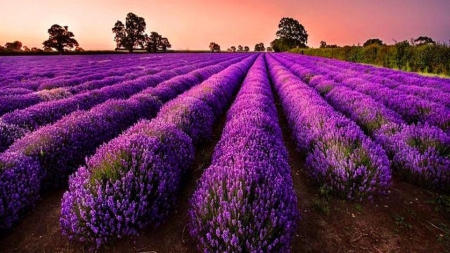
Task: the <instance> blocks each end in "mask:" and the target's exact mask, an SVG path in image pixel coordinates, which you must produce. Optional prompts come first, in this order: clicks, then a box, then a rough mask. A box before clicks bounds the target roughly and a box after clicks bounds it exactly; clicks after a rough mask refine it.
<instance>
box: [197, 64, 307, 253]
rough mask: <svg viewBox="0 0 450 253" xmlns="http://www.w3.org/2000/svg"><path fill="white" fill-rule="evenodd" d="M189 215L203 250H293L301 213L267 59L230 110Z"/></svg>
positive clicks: (250, 76) (256, 68) (249, 76)
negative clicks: (291, 248) (268, 74)
mask: <svg viewBox="0 0 450 253" xmlns="http://www.w3.org/2000/svg"><path fill="white" fill-rule="evenodd" d="M189 213H190V217H191V222H190V233H191V235H192V236H193V237H194V238H195V239H196V241H197V244H198V249H199V250H200V251H202V252H288V251H289V247H290V242H291V240H292V238H293V235H294V231H295V229H296V226H297V221H298V219H299V213H298V211H297V199H296V196H295V193H294V189H293V182H292V178H291V169H290V166H289V164H288V157H287V151H286V149H285V147H284V144H283V141H282V134H281V129H280V127H279V125H278V113H277V110H276V108H275V104H274V99H273V96H272V90H271V86H270V83H269V80H268V77H267V70H266V66H265V60H264V56H261V57H259V58H258V59H257V60H256V62H255V64H254V65H253V67H252V68H251V69H250V71H249V72H248V74H247V77H246V79H245V81H244V83H243V84H242V87H241V89H240V91H239V93H238V95H237V97H236V100H235V102H234V104H233V106H232V107H231V109H230V110H229V111H228V114H227V122H226V125H225V128H224V130H223V133H222V137H221V139H220V141H219V143H218V144H217V146H216V147H215V151H214V154H213V159H212V164H211V165H210V167H208V168H207V169H206V171H205V172H204V173H203V175H202V177H201V179H200V180H199V184H198V186H197V190H196V191H195V193H194V195H193V197H192V199H191V210H190V212H189Z"/></svg>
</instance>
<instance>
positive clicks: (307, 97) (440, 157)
mask: <svg viewBox="0 0 450 253" xmlns="http://www.w3.org/2000/svg"><path fill="white" fill-rule="evenodd" d="M102 52H104V53H105V54H95V55H89V52H86V55H76V56H73V55H63V56H23V57H2V58H0V69H1V70H2V71H1V72H0V252H16V251H17V252H44V251H45V252H86V251H95V250H98V251H99V252H197V251H206V250H207V249H210V250H212V251H219V252H251V251H262V252H286V251H289V250H290V251H291V252H445V251H446V250H448V249H449V248H450V195H449V194H450V79H448V78H439V77H435V76H424V75H419V74H415V73H407V72H403V71H397V70H392V69H387V68H380V67H375V66H371V65H367V64H357V63H350V62H344V61H338V60H333V59H328V58H322V57H314V56H304V55H298V54H289V53H279V54H275V53H270V54H269V53H227V54H220V53H207V52H206V51H202V53H199V52H197V51H189V50H188V51H182V52H176V53H173V52H169V53H164V54H162V53H161V54H143V53H136V54H121V53H117V54H116V53H115V52H114V53H113V51H102ZM109 53H113V54H109Z"/></svg>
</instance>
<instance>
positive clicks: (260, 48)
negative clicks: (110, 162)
mask: <svg viewBox="0 0 450 253" xmlns="http://www.w3.org/2000/svg"><path fill="white" fill-rule="evenodd" d="M264 51H266V47H264V43H262V42H261V43H258V44H256V45H255V52H264Z"/></svg>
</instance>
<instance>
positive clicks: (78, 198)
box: [60, 56, 255, 247]
mask: <svg viewBox="0 0 450 253" xmlns="http://www.w3.org/2000/svg"><path fill="white" fill-rule="evenodd" d="M254 58H255V57H253V56H251V57H247V58H246V59H244V60H242V61H241V62H239V63H237V64H235V65H231V66H230V67H228V68H226V69H225V70H223V71H222V72H220V73H218V74H216V75H214V76H212V77H211V78H209V79H207V80H206V81H205V82H203V83H202V84H200V85H199V86H198V87H200V88H199V89H195V90H190V91H187V92H185V93H183V94H182V95H181V96H179V97H177V98H176V99H174V100H173V101H171V102H169V103H168V104H167V105H165V106H164V107H163V108H162V109H161V110H160V112H159V113H158V116H157V117H156V118H155V119H153V120H152V121H145V120H144V121H141V122H139V123H138V124H136V125H135V126H133V127H131V128H130V129H128V130H127V131H125V132H124V133H123V134H122V135H120V136H119V137H117V138H115V139H113V140H112V141H110V142H109V143H107V144H105V145H103V146H102V147H100V148H99V149H98V150H97V152H96V153H95V155H94V156H92V157H91V158H89V159H88V161H87V166H86V167H81V168H80V169H79V170H78V171H77V172H76V173H75V174H74V175H73V176H72V177H71V179H70V182H69V191H68V192H66V193H65V194H64V197H63V201H62V208H61V209H62V211H61V220H60V222H61V227H62V230H63V232H64V233H65V234H67V235H69V238H70V239H73V240H78V241H82V242H88V243H92V244H94V247H100V246H101V245H102V244H104V243H106V242H108V241H110V240H114V239H115V238H121V237H123V236H128V235H136V234H137V233H138V231H139V230H140V229H142V228H143V227H145V226H147V225H148V224H153V225H156V226H157V225H159V224H161V223H162V222H163V221H164V219H165V218H166V216H167V215H168V212H169V211H170V210H171V207H172V206H173V205H174V204H175V197H176V193H177V192H178V189H179V186H180V184H181V178H182V176H183V174H184V173H185V172H186V171H187V170H188V169H189V168H190V166H191V163H192V161H193V158H194V145H193V144H194V143H198V142H199V141H200V140H201V139H203V138H204V137H206V136H208V135H210V133H211V131H212V123H213V122H214V120H215V118H216V116H215V115H214V114H213V109H212V108H210V107H209V106H208V102H212V101H209V98H208V97H214V98H215V97H216V96H220V94H223V95H225V93H226V91H229V92H231V93H233V92H234V91H235V90H236V89H237V88H238V86H239V80H241V79H242V77H243V76H244V75H245V73H246V72H247V70H248V68H249V67H250V65H251V63H252V62H253V61H254ZM196 73H197V74H195V76H197V77H198V78H200V79H203V78H206V77H207V75H205V72H196ZM230 75H231V76H233V78H231V79H232V80H233V79H234V82H228V80H229V79H228V78H227V76H230ZM178 85H181V86H182V85H183V83H178ZM178 85H173V86H172V87H173V89H174V90H178V88H179V87H180V86H178ZM177 87H178V88H177ZM199 90H204V91H207V92H205V93H204V94H205V95H206V96H207V95H211V94H212V96H207V97H206V98H204V100H202V99H201V98H203V97H199V98H197V97H191V96H190V95H191V93H192V94H195V95H197V96H198V95H199V94H200V93H199ZM191 91H192V92H191ZM232 95H233V94H227V96H226V97H230V98H231V97H232ZM221 99H225V100H226V98H225V96H224V97H222V98H221ZM228 101H229V100H228ZM220 106H221V105H220ZM214 110H215V111H218V109H217V108H215V109H214ZM189 136H191V137H192V139H191V137H189ZM193 141H194V142H193Z"/></svg>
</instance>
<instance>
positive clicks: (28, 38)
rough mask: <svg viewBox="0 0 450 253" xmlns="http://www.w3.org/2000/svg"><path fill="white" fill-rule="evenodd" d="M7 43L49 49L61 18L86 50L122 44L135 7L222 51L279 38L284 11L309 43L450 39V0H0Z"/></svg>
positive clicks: (151, 20)
mask: <svg viewBox="0 0 450 253" xmlns="http://www.w3.org/2000/svg"><path fill="white" fill-rule="evenodd" d="M0 6H1V8H0V21H1V23H2V25H1V26H0V45H4V44H6V43H7V42H12V41H15V40H19V41H21V42H22V43H23V45H25V46H28V47H29V48H31V47H38V48H42V42H43V41H44V40H46V39H47V38H48V33H47V30H48V29H49V28H50V27H51V26H52V25H53V24H59V25H61V26H65V25H67V26H69V30H70V31H72V32H73V33H74V34H75V39H76V40H77V41H78V43H79V44H80V46H81V47H82V48H84V49H85V50H111V49H114V48H115V43H114V41H113V38H114V34H113V33H112V31H111V29H112V27H113V26H114V24H115V22H116V21H117V20H121V21H122V22H125V17H126V15H127V13H129V12H133V13H134V14H136V15H138V16H140V17H143V18H144V19H145V21H146V23H147V30H146V32H147V33H150V32H151V31H156V32H158V33H159V34H161V35H163V36H165V37H167V38H168V39H169V41H170V42H171V44H172V49H176V50H180V49H183V50H186V49H188V50H203V49H204V50H207V49H208V46H209V43H210V42H216V43H217V44H219V45H220V46H221V48H222V50H224V49H226V48H229V47H231V46H236V47H237V46H238V45H242V46H249V47H250V49H252V50H253V48H254V46H255V44H257V43H260V42H262V43H264V45H265V46H269V44H270V42H271V41H272V40H274V39H275V33H276V31H277V30H278V23H279V22H280V19H281V18H283V17H292V18H294V19H297V20H298V21H299V22H300V23H301V24H302V25H303V26H304V27H305V29H306V31H307V32H308V34H309V38H308V43H307V45H308V46H310V47H319V44H320V41H326V42H327V44H337V45H340V46H343V45H358V44H361V45H362V44H363V43H364V42H365V41H366V40H367V39H370V38H380V39H381V40H383V41H384V42H385V43H387V44H393V43H394V40H397V41H402V40H410V39H411V38H417V37H419V36H422V35H424V36H428V37H431V38H433V39H434V40H435V41H440V42H445V43H449V40H450V14H449V13H450V0H377V1H374V0H340V1H336V0H320V1H317V0H316V1H314V0H273V1H268V0H208V1H206V0H186V1H185V0H77V1H65V2H64V1H57V0H21V1H15V2H11V1H8V2H6V0H0Z"/></svg>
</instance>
